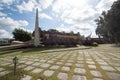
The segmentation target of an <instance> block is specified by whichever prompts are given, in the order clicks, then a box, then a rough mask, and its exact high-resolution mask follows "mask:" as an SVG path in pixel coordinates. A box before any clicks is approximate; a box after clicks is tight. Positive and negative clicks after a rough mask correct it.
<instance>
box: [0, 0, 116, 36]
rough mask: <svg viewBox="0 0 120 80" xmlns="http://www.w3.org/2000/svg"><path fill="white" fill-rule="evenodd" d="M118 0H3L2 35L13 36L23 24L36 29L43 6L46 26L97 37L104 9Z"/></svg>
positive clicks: (42, 20)
mask: <svg viewBox="0 0 120 80" xmlns="http://www.w3.org/2000/svg"><path fill="white" fill-rule="evenodd" d="M114 1H116V0H0V38H12V37H13V35H12V31H13V30H14V29H15V28H21V29H24V30H26V31H29V32H32V31H33V30H34V25H35V9H36V8H38V9H39V27H40V28H41V29H42V30H48V29H57V30H59V31H65V32H70V31H74V32H75V33H76V32H80V34H82V35H85V36H87V35H89V34H90V33H91V32H92V37H97V36H96V34H95V29H96V24H95V22H94V20H95V19H96V18H98V16H99V15H100V14H101V12H102V11H104V10H105V11H106V10H109V9H110V7H111V5H112V3H113V2H114Z"/></svg>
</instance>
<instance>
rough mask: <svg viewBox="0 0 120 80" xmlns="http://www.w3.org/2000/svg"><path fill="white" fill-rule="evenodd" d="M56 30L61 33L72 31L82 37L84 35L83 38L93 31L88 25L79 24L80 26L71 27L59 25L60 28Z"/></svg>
mask: <svg viewBox="0 0 120 80" xmlns="http://www.w3.org/2000/svg"><path fill="white" fill-rule="evenodd" d="M56 30H58V31H60V32H62V31H65V32H71V31H73V32H74V33H77V32H80V33H81V34H82V35H83V34H84V35H85V36H87V35H89V34H90V33H91V32H92V31H93V30H94V27H93V26H91V25H89V24H82V23H81V24H80V25H71V26H68V25H67V26H66V25H64V24H61V25H60V26H58V27H56Z"/></svg>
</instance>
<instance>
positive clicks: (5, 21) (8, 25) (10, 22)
mask: <svg viewBox="0 0 120 80" xmlns="http://www.w3.org/2000/svg"><path fill="white" fill-rule="evenodd" d="M27 25H28V22H27V21H26V20H18V21H16V20H14V19H12V18H10V17H2V18H0V29H8V30H9V29H10V30H13V29H15V28H20V27H25V26H27Z"/></svg>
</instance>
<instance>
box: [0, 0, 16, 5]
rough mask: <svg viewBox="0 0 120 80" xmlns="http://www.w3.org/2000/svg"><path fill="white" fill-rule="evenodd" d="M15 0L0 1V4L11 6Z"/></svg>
mask: <svg viewBox="0 0 120 80" xmlns="http://www.w3.org/2000/svg"><path fill="white" fill-rule="evenodd" d="M14 1H15V0H0V3H4V4H7V5H11V4H12V3H13V2H14Z"/></svg>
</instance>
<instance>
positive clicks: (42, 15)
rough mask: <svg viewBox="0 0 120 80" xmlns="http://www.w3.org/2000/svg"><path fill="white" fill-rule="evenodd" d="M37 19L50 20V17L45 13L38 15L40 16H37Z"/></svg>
mask: <svg viewBox="0 0 120 80" xmlns="http://www.w3.org/2000/svg"><path fill="white" fill-rule="evenodd" d="M39 17H41V18H45V19H49V20H52V17H51V16H49V15H47V14H45V13H40V14H39Z"/></svg>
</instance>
